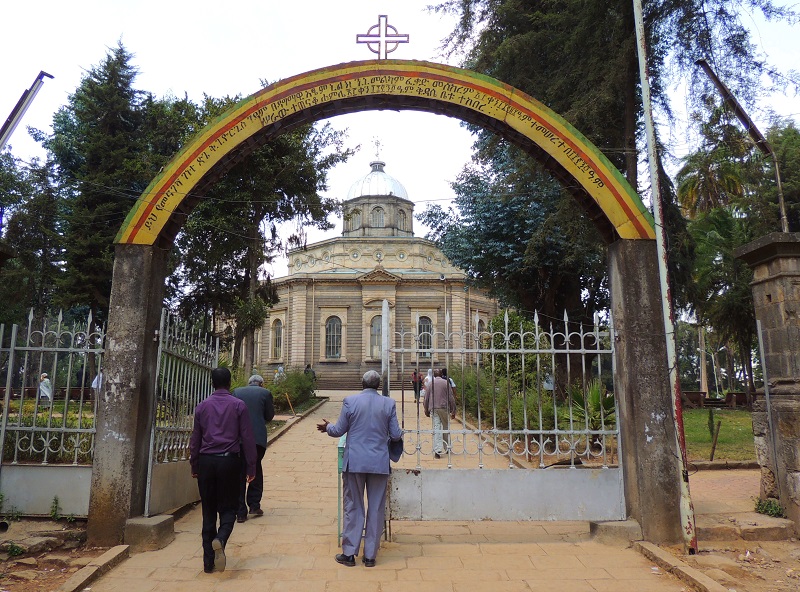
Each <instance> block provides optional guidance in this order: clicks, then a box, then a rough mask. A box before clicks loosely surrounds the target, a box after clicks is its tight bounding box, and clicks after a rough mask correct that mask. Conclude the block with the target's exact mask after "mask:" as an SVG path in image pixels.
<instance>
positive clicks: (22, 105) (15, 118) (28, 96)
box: [0, 70, 53, 152]
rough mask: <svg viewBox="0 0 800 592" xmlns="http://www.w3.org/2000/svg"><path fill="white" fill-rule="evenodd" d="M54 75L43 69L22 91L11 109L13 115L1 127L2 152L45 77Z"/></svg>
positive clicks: (0, 147) (0, 143) (0, 142)
mask: <svg viewBox="0 0 800 592" xmlns="http://www.w3.org/2000/svg"><path fill="white" fill-rule="evenodd" d="M52 77H53V76H51V75H50V74H48V73H47V72H45V71H44V70H42V71H41V72H39V75H38V76H37V77H36V80H34V81H33V84H32V85H31V87H30V88H29V89H28V90H26V91H25V92H24V93H22V96H21V97H20V98H19V101H17V104H16V106H15V107H14V109H13V110H12V111H11V115H9V116H8V119H6V122H5V123H4V124H3V127H2V128H0V152H2V151H3V148H5V147H6V142H8V139H9V138H10V137H11V134H13V133H14V130H15V129H17V125H18V124H19V122H20V120H22V117H23V116H24V115H25V112H26V111H27V110H28V107H30V106H31V103H32V102H33V99H35V98H36V94H37V93H38V92H39V89H40V88H42V85H43V84H44V79H45V78H52Z"/></svg>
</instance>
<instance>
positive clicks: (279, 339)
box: [272, 319, 283, 358]
mask: <svg viewBox="0 0 800 592" xmlns="http://www.w3.org/2000/svg"><path fill="white" fill-rule="evenodd" d="M282 353H283V322H282V321H281V320H280V319H276V320H275V322H274V323H272V357H273V358H280V357H281V354H282Z"/></svg>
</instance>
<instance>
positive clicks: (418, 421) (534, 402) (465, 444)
mask: <svg viewBox="0 0 800 592" xmlns="http://www.w3.org/2000/svg"><path fill="white" fill-rule="evenodd" d="M478 323H479V321H478V318H477V316H476V318H475V319H474V323H473V324H472V327H475V328H477V327H478V326H479V325H478ZM417 327H419V323H417ZM449 327H450V318H449V315H446V317H445V328H444V331H431V332H429V333H426V332H421V331H414V330H406V329H404V328H403V327H401V329H400V331H398V332H396V340H395V343H397V344H399V347H395V348H391V349H390V354H392V356H393V358H394V362H392V363H393V364H396V365H399V370H400V376H407V375H408V374H409V373H410V372H411V371H412V370H414V369H416V370H417V371H418V372H421V373H422V374H423V376H424V375H426V374H427V375H428V376H429V377H430V375H431V374H433V373H434V372H437V373H438V372H440V371H441V370H442V369H443V368H444V369H447V370H448V371H449V372H448V374H449V378H451V379H453V381H454V383H455V399H456V405H457V412H458V414H459V415H460V418H459V420H458V421H450V422H449V427H447V426H446V427H445V429H443V430H442V431H441V434H442V437H443V440H444V443H445V445H444V446H443V448H444V450H443V452H442V455H443V456H445V457H446V458H447V459H448V461H449V462H448V465H449V466H453V464H454V463H457V462H458V461H459V459H460V458H467V459H468V458H475V459H477V463H478V467H479V468H483V467H484V464H485V463H486V462H488V459H489V458H492V459H501V460H502V461H504V462H505V463H506V464H507V465H508V466H509V467H512V466H526V467H530V468H545V467H548V466H551V465H566V466H573V467H574V466H576V465H589V466H597V467H607V466H609V464H612V463H613V460H614V457H615V456H616V455H617V454H618V449H617V447H618V443H619V431H618V427H617V422H616V418H617V404H616V398H615V397H614V394H613V380H612V374H613V356H614V349H613V339H611V335H612V334H613V329H612V327H611V324H610V322H609V323H608V324H603V323H601V321H600V317H599V315H595V317H594V320H593V323H592V324H591V325H590V326H586V325H585V324H582V323H575V322H571V321H570V320H569V318H568V317H567V315H566V313H565V315H564V318H563V321H561V322H553V321H551V322H549V323H548V326H547V327H543V326H542V325H541V324H540V322H539V317H538V314H537V315H536V316H535V317H534V320H533V322H530V321H528V322H525V321H523V320H521V319H518V324H517V325H516V326H512V322H511V321H510V319H509V315H508V313H506V315H505V319H504V324H503V326H501V327H491V326H490V327H488V328H486V329H485V330H482V331H478V330H477V329H472V328H471V329H469V330H466V329H461V330H460V331H450V330H449ZM428 380H429V378H427V379H426V382H427V381H428ZM403 384H404V385H405V383H403ZM435 384H436V383H434V387H435ZM439 384H441V383H439ZM411 394H412V393H409V391H407V390H406V388H405V386H403V390H402V395H401V396H402V406H403V409H404V410H405V409H407V406H408V405H412V406H413V405H416V413H412V414H411V416H412V417H413V419H412V420H411V422H410V423H411V425H408V423H409V421H408V419H407V418H408V415H409V414H408V413H405V412H404V413H403V414H402V415H403V418H404V419H403V422H404V424H405V425H403V426H402V427H403V429H404V430H405V434H406V435H405V451H406V454H407V455H416V458H417V466H418V467H419V466H420V461H421V459H422V457H423V456H429V455H432V454H435V452H436V450H435V446H436V443H435V440H434V438H435V436H436V431H438V430H434V429H433V428H429V427H428V426H430V423H428V422H430V421H431V420H429V419H428V418H426V417H424V415H423V412H422V409H423V407H424V405H423V402H422V399H423V397H421V398H420V399H421V400H420V403H415V402H414V398H413V396H411ZM423 396H424V390H423ZM431 415H433V413H432V414H431ZM448 441H449V445H447V442H448ZM495 464H496V463H495ZM459 466H460V464H459Z"/></svg>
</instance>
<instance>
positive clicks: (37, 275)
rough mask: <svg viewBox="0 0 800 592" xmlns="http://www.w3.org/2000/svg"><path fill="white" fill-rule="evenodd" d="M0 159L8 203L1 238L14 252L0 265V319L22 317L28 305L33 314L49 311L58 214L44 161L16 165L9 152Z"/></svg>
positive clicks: (57, 257)
mask: <svg viewBox="0 0 800 592" xmlns="http://www.w3.org/2000/svg"><path fill="white" fill-rule="evenodd" d="M2 160H3V166H2V169H0V170H2V172H0V179H2V180H0V186H2V189H0V193H2V196H3V197H2V198H3V203H4V204H10V207H9V208H8V209H6V210H5V215H6V221H5V229H4V230H5V234H4V238H5V241H6V244H7V245H8V246H9V247H11V249H12V250H13V251H14V256H13V257H12V258H11V259H10V260H9V261H7V262H6V264H5V266H4V267H3V269H2V270H0V322H2V323H6V324H11V323H21V322H24V321H25V319H26V318H27V316H28V312H29V310H30V309H33V313H34V316H35V317H36V318H37V319H39V318H43V317H45V316H46V315H47V314H48V313H53V312H55V310H54V308H55V307H54V304H53V302H54V299H55V290H56V283H57V281H58V278H59V277H60V275H61V273H62V264H63V261H62V241H61V235H60V230H61V220H62V216H61V212H60V202H59V196H58V193H57V190H56V188H55V185H54V184H53V182H52V180H51V174H52V171H51V169H50V167H49V166H48V165H41V164H40V163H39V162H38V161H35V162H34V163H33V164H32V165H31V166H30V167H28V168H24V167H19V166H18V162H15V161H14V160H13V159H12V158H11V157H10V156H9V155H3V159H2ZM9 182H11V184H10V185H9Z"/></svg>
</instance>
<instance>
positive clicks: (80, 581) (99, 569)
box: [58, 545, 129, 592]
mask: <svg viewBox="0 0 800 592" xmlns="http://www.w3.org/2000/svg"><path fill="white" fill-rule="evenodd" d="M128 550H129V546H128V545H117V546H116V547H111V548H110V549H109V550H108V551H106V552H105V553H103V554H102V555H100V557H97V558H96V559H94V560H92V561H91V562H90V563H89V565H87V566H86V567H82V568H81V569H79V570H78V571H77V572H75V573H74V574H73V575H72V577H70V579H68V580H67V581H66V582H64V584H63V585H62V586H61V587H60V588H59V589H58V592H79V591H80V590H83V589H84V588H85V587H86V586H87V585H88V584H90V583H91V582H93V581H94V580H96V579H97V578H99V577H100V576H101V575H103V574H104V573H106V572H107V571H109V570H111V568H112V567H114V566H115V565H117V564H119V563H121V562H122V561H123V560H124V559H127V558H128Z"/></svg>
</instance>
